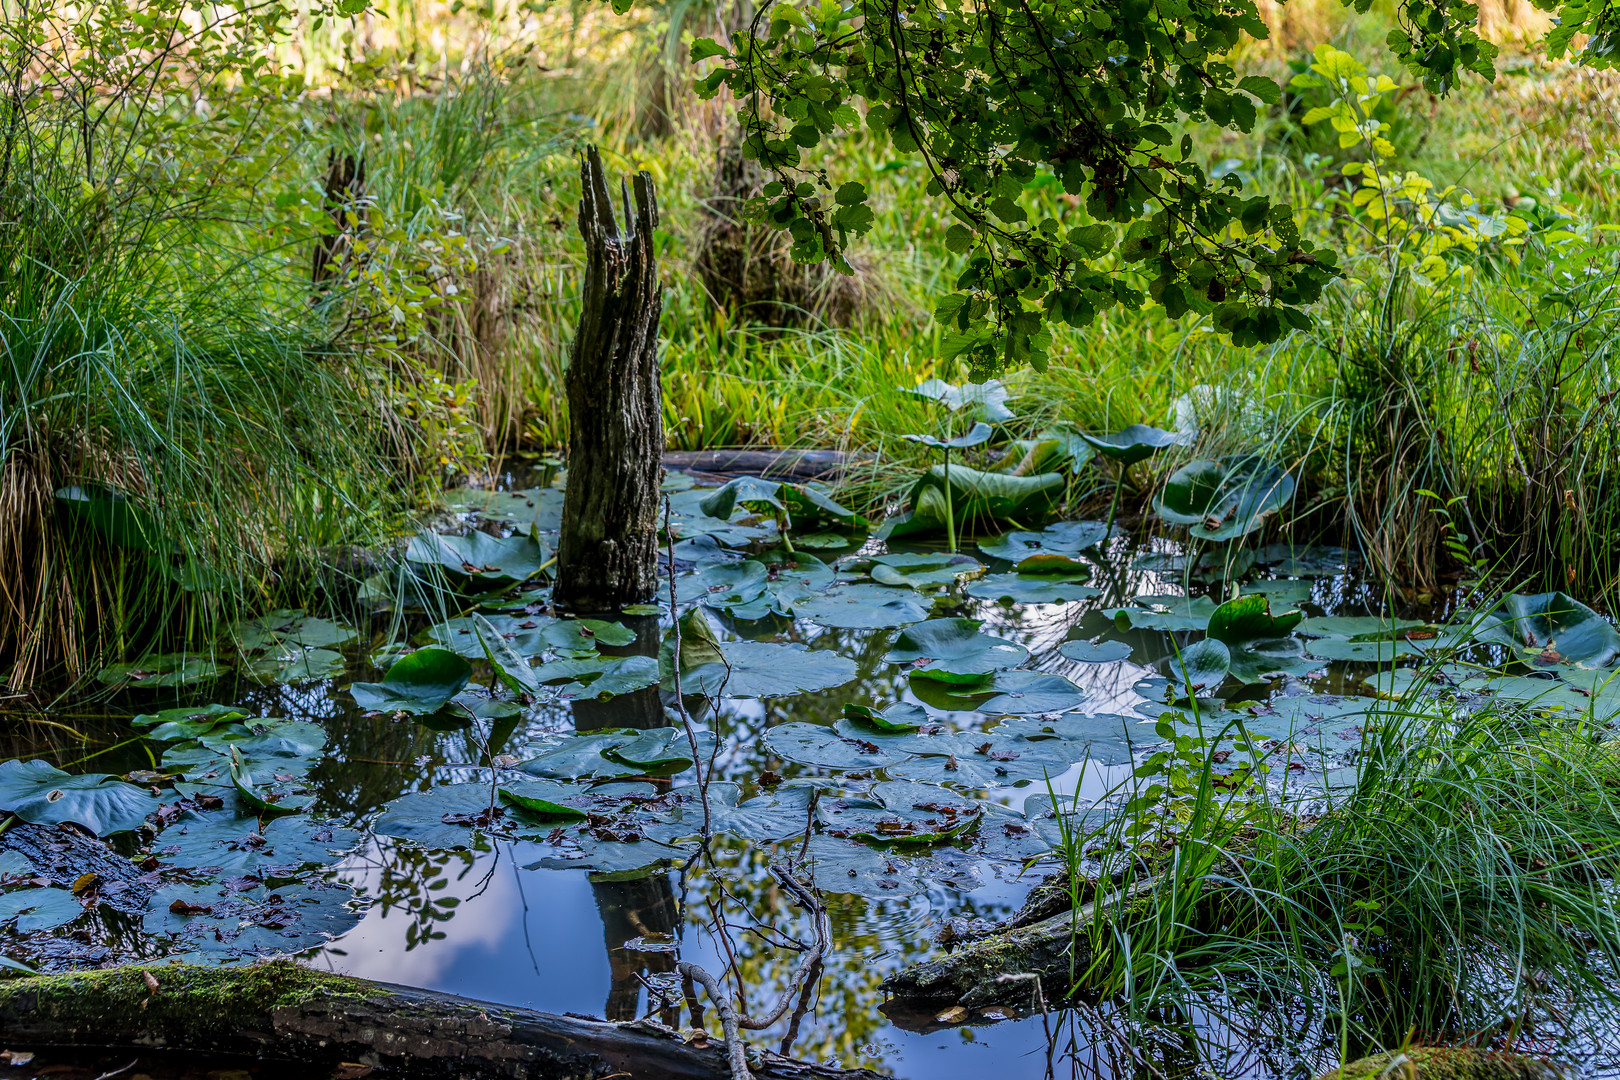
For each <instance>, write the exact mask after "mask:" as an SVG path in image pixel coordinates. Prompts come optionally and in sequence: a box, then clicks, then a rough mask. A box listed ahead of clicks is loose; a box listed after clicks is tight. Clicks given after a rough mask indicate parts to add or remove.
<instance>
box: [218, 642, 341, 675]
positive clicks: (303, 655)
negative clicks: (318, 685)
mask: <svg viewBox="0 0 1620 1080" xmlns="http://www.w3.org/2000/svg"><path fill="white" fill-rule="evenodd" d="M243 670H244V671H246V672H247V675H248V677H249V678H251V679H253V680H254V681H255V682H261V683H306V682H319V681H321V680H323V679H339V678H342V677H343V675H344V673H345V672H347V671H348V662H347V661H346V660H344V658H343V654H342V653H340V652H334V651H332V650H331V649H304V648H300V647H299V646H297V645H292V646H278V647H276V648H274V649H272V650H271V651H269V652H267V653H265V654H264V655H262V656H258V657H255V658H254V659H253V660H251V661H249V662H248V663H247V665H246V666H245V667H244V669H243Z"/></svg>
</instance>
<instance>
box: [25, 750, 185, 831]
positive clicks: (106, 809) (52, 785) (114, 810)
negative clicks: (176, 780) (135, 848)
mask: <svg viewBox="0 0 1620 1080" xmlns="http://www.w3.org/2000/svg"><path fill="white" fill-rule="evenodd" d="M157 808H158V800H157V799H156V798H155V797H153V795H152V794H151V793H150V792H148V791H147V790H146V789H145V788H138V787H136V786H135V785H134V784H126V783H124V782H123V781H122V780H120V779H118V778H117V777H115V776H107V775H104V774H100V773H86V774H84V775H82V776H70V775H69V774H67V773H65V772H63V771H62V770H61V769H58V768H56V767H55V766H54V765H51V764H50V763H49V762H45V761H39V760H37V759H36V760H32V761H18V760H16V759H15V758H13V759H12V760H10V761H0V810H9V811H10V812H11V813H13V814H16V815H17V816H18V817H20V818H22V819H23V820H24V821H26V822H28V823H29V824H31V825H59V824H61V823H62V822H65V821H71V822H73V823H74V824H75V825H82V826H83V827H84V828H86V829H88V830H89V831H90V832H92V833H94V834H95V835H96V836H107V835H110V834H112V833H120V832H129V831H131V830H133V829H137V828H139V827H140V826H141V825H142V823H144V822H145V821H146V817H147V815H148V814H152V813H155V812H156V811H157Z"/></svg>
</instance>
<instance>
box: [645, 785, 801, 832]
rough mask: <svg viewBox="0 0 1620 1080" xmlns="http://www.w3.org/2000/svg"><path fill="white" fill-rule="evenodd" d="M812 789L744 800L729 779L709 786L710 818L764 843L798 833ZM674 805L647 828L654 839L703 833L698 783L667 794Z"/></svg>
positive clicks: (720, 829) (722, 828)
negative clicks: (809, 791) (809, 792)
mask: <svg viewBox="0 0 1620 1080" xmlns="http://www.w3.org/2000/svg"><path fill="white" fill-rule="evenodd" d="M807 792H808V789H805V788H788V787H785V786H784V787H783V788H782V789H780V790H778V791H776V792H772V793H770V794H767V795H756V796H755V797H754V798H752V799H748V800H747V801H743V798H742V789H741V788H740V787H738V786H737V785H736V784H733V783H729V782H727V781H716V782H715V783H712V784H710V785H709V788H708V800H709V820H710V824H711V825H712V827H713V829H714V831H715V832H726V833H731V834H732V835H733V836H739V837H741V838H742V839H744V840H753V841H758V842H764V841H769V840H780V839H782V838H783V837H787V836H796V835H799V834H800V833H803V832H804V831H805V826H806V824H807V823H808V806H809V798H808V794H807ZM667 799H668V801H669V802H670V804H671V805H670V808H669V809H668V810H667V811H665V812H664V813H662V814H660V815H659V818H660V820H659V821H658V822H656V823H655V824H652V825H649V826H648V827H647V835H648V836H650V837H652V838H653V839H654V840H658V841H661V842H664V843H670V842H672V841H675V840H680V839H685V838H690V837H698V836H701V835H702V834H703V802H702V793H701V792H700V791H699V789H698V788H697V787H696V786H692V787H683V788H677V789H676V790H674V791H672V792H670V793H669V795H668V797H667Z"/></svg>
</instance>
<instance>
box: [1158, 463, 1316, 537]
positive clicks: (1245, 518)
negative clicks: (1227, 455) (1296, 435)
mask: <svg viewBox="0 0 1620 1080" xmlns="http://www.w3.org/2000/svg"><path fill="white" fill-rule="evenodd" d="M1294 486H1295V484H1294V478H1293V477H1292V476H1290V475H1289V474H1288V473H1287V472H1285V471H1283V470H1282V469H1281V468H1279V467H1278V466H1276V465H1271V464H1268V463H1266V462H1264V461H1260V460H1259V459H1256V458H1241V459H1237V460H1235V461H1225V462H1217V461H1194V462H1190V463H1188V464H1186V465H1183V466H1182V467H1181V468H1179V469H1177V470H1176V471H1175V472H1174V473H1172V474H1171V475H1170V478H1169V479H1168V480H1166V481H1165V484H1164V490H1163V491H1162V492H1161V493H1160V494H1159V497H1158V498H1157V499H1155V500H1154V504H1153V508H1154V510H1155V511H1157V513H1158V515H1159V516H1160V517H1162V518H1164V520H1166V521H1168V522H1171V523H1172V524H1176V525H1186V526H1188V532H1190V533H1191V534H1192V535H1193V536H1196V537H1198V538H1199V539H1202V540H1214V541H1226V540H1236V539H1238V538H1240V537H1243V536H1247V535H1248V534H1249V533H1251V532H1254V531H1255V530H1256V529H1258V528H1260V527H1261V526H1262V525H1264V524H1265V523H1266V521H1267V519H1269V518H1270V517H1271V516H1272V515H1273V514H1275V513H1276V512H1277V511H1278V510H1280V509H1282V508H1283V507H1284V506H1286V505H1288V502H1289V500H1291V499H1292V498H1293V497H1294Z"/></svg>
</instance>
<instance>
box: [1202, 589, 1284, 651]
mask: <svg viewBox="0 0 1620 1080" xmlns="http://www.w3.org/2000/svg"><path fill="white" fill-rule="evenodd" d="M1302 619H1304V615H1302V614H1300V613H1299V612H1298V611H1285V612H1283V613H1282V614H1281V615H1275V616H1274V615H1272V614H1271V600H1270V599H1269V598H1268V597H1264V596H1239V597H1238V598H1237V599H1236V600H1228V601H1227V602H1226V603H1224V604H1222V605H1220V606H1219V607H1217V608H1216V609H1215V610H1214V611H1212V612H1211V613H1210V616H1209V624H1208V627H1207V629H1208V631H1209V636H1210V637H1212V638H1216V639H1217V640H1219V641H1224V642H1225V643H1226V644H1228V645H1242V644H1243V643H1244V642H1247V641H1255V640H1259V639H1262V638H1279V637H1282V636H1283V635H1285V634H1287V633H1289V632H1290V631H1292V630H1293V629H1294V628H1295V627H1297V626H1298V625H1299V624H1300V621H1301V620H1302Z"/></svg>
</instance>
